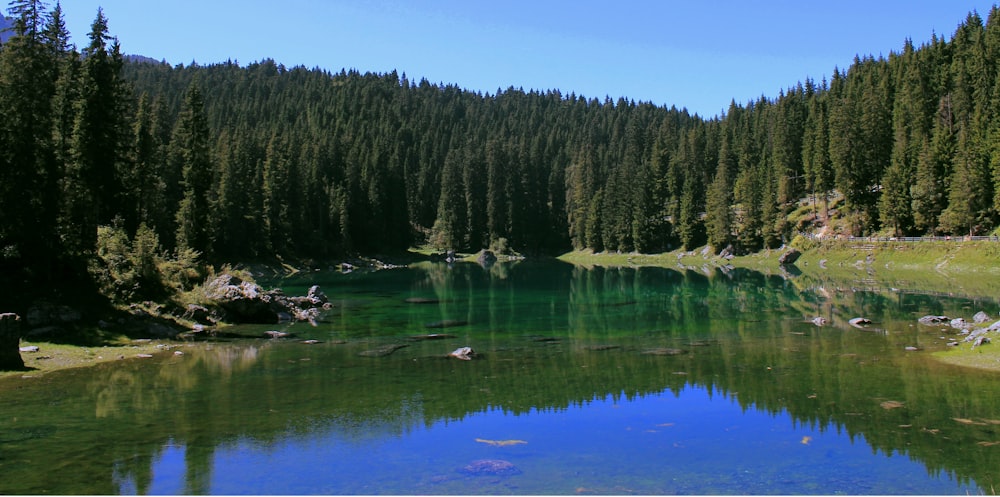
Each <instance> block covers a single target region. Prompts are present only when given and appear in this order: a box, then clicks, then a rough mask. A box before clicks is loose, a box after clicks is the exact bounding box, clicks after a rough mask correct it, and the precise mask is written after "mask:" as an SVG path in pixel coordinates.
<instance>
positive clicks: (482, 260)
mask: <svg viewBox="0 0 1000 497" xmlns="http://www.w3.org/2000/svg"><path fill="white" fill-rule="evenodd" d="M476 262H478V263H479V265H480V266H483V267H486V268H488V267H490V266H492V265H494V264H496V262H497V256H496V254H494V253H493V252H491V251H489V250H484V251H482V252H480V253H479V257H477V258H476Z"/></svg>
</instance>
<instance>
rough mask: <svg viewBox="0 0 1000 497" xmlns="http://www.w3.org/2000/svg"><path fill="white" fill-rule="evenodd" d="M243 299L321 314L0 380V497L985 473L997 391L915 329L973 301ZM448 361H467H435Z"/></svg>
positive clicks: (940, 336)
mask: <svg viewBox="0 0 1000 497" xmlns="http://www.w3.org/2000/svg"><path fill="white" fill-rule="evenodd" d="M261 282H262V283H264V284H265V286H268V285H274V286H281V287H282V288H283V289H284V290H285V291H286V293H288V294H304V293H305V290H306V288H308V287H309V286H310V285H312V284H319V285H320V286H321V288H322V289H323V291H324V292H325V293H326V294H327V295H328V297H329V298H330V301H331V303H332V308H331V309H330V310H329V311H328V312H326V313H325V314H324V315H323V316H322V318H321V320H320V322H318V323H317V325H316V326H311V325H310V324H307V323H295V324H282V325H270V326H238V327H232V328H230V329H229V331H234V332H239V333H242V334H246V335H262V334H263V332H265V331H268V330H278V331H285V332H288V333H292V334H293V335H294V336H293V337H290V338H285V339H275V340H265V339H228V340H219V341H217V342H212V343H205V342H199V343H183V342H178V343H177V344H175V345H176V347H174V348H172V349H171V350H168V351H165V352H164V353H163V354H161V355H157V356H156V357H154V358H151V359H136V360H126V361H118V362H114V363H107V364H103V365H99V366H96V367H91V368H81V369H77V370H69V371H62V372H55V373H51V374H47V375H44V376H41V377H37V378H30V379H21V378H14V379H10V380H9V381H3V382H0V401H2V402H0V493H3V494H137V493H138V494H181V493H183V494H438V495H440V494H564V495H565V494H573V495H577V494H579V495H588V494H633V493H638V494H747V493H751V494H841V493H842V494H981V493H995V492H996V485H997V484H998V479H1000V381H998V380H1000V375H998V374H994V373H989V372H982V371H973V370H966V369H960V368H956V367H952V366H948V365H945V364H942V363H940V362H937V361H935V360H934V359H933V357H931V354H932V353H933V352H934V351H937V350H943V349H945V348H946V343H947V342H948V341H950V340H953V339H955V338H956V337H958V335H957V330H954V329H951V328H948V327H932V326H925V325H921V324H918V323H917V319H918V318H920V317H921V316H923V315H927V314H942V315H948V316H951V317H964V318H965V319H969V320H971V318H972V315H973V314H975V313H976V312H978V311H984V312H987V313H989V314H990V315H991V316H994V319H995V317H996V316H997V315H998V310H1000V306H998V303H997V300H996V299H995V298H989V297H976V296H967V295H963V296H955V295H947V294H945V293H944V292H942V289H941V288H934V289H924V290H926V291H923V290H922V289H919V288H906V289H903V288H892V287H882V286H880V285H879V284H878V283H877V281H875V280H870V281H869V280H865V281H841V282H837V281H822V280H819V279H816V278H815V277H809V276H803V275H798V276H794V275H789V274H782V273H775V274H770V275H768V274H762V273H759V272H754V271H749V270H741V269H732V270H723V269H721V268H715V267H707V268H678V269H667V268H621V269H607V268H593V269H587V268H583V267H578V266H573V265H569V264H564V263H561V262H556V261H523V262H520V263H516V264H499V265H495V266H493V267H492V268H489V269H484V268H482V267H480V266H478V265H476V264H468V263H465V264H456V265H454V266H448V265H445V264H431V263H422V264H417V265H414V266H412V267H410V268H404V269H392V270H382V271H374V272H354V273H350V274H341V273H338V272H335V271H321V272H315V273H309V274H299V275H296V276H295V277H293V278H289V279H285V280H276V281H261ZM815 317H823V318H824V319H825V320H827V322H828V323H827V324H826V325H824V326H817V325H816V324H814V323H813V322H812V320H813V318H815ZM854 317H865V318H868V319H871V320H872V321H873V323H872V324H871V325H869V326H867V327H864V328H857V327H853V326H851V325H850V324H848V320H850V319H851V318H854ZM428 325H431V326H432V327H429V326H428ZM306 340H309V341H316V342H317V343H308V342H306ZM466 346H467V347H471V348H472V349H473V351H474V352H475V356H474V357H473V358H472V360H468V361H465V360H460V359H456V358H453V357H449V356H448V354H449V353H450V352H452V351H454V350H455V349H458V348H460V347H466ZM988 346H997V345H987V347H988ZM908 348H916V349H917V350H908ZM174 352H182V354H174ZM109 353H117V352H113V351H111V352H109Z"/></svg>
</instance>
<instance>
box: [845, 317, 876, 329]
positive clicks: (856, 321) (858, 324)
mask: <svg viewBox="0 0 1000 497" xmlns="http://www.w3.org/2000/svg"><path fill="white" fill-rule="evenodd" d="M848 323H850V324H851V326H854V327H855V328H864V327H865V326H867V325H869V324H872V320H871V319H868V318H852V319H851V320H850V321H848Z"/></svg>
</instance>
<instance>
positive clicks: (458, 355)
mask: <svg viewBox="0 0 1000 497" xmlns="http://www.w3.org/2000/svg"><path fill="white" fill-rule="evenodd" d="M448 355H449V356H451V357H454V358H455V359H461V360H463V361H471V360H472V358H473V357H474V356H475V355H476V353H475V351H473V350H472V347H459V348H457V349H455V351H454V352H452V353H451V354H448Z"/></svg>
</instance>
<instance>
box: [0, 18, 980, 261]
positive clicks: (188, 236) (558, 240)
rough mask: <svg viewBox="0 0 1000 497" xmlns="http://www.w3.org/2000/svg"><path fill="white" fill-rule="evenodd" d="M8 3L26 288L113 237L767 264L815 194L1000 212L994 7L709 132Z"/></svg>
mask: <svg viewBox="0 0 1000 497" xmlns="http://www.w3.org/2000/svg"><path fill="white" fill-rule="evenodd" d="M11 14H12V17H13V18H14V19H15V29H14V34H15V36H13V37H12V38H10V39H9V40H8V41H7V42H6V43H4V44H2V45H0V113H2V114H0V115H2V116H3V118H2V124H0V264H2V266H3V268H2V269H4V272H6V273H7V274H8V277H9V275H10V274H11V273H10V271H13V273H14V274H17V275H18V276H17V278H18V281H38V280H50V279H55V278H58V277H60V276H63V275H64V273H66V272H71V273H72V272H74V271H76V272H79V268H80V267H81V263H80V261H87V260H91V259H93V257H94V255H95V254H97V255H100V252H101V250H103V249H105V248H106V247H105V246H104V245H106V244H107V239H105V240H104V241H103V242H100V240H99V236H98V233H99V232H101V233H104V234H105V235H107V233H108V232H107V231H100V230H99V227H101V226H106V227H112V228H113V229H114V230H115V231H114V232H113V233H114V234H116V236H118V235H121V236H123V237H124V238H125V242H127V243H133V244H135V247H138V246H139V245H143V246H145V247H146V249H148V250H152V251H155V252H157V253H167V254H182V253H183V254H188V255H189V256H192V255H193V254H200V256H201V257H202V258H204V259H206V260H208V261H214V262H223V261H240V260H250V259H257V258H270V257H273V256H275V255H283V256H296V257H315V258H330V257H335V256H341V255H345V254H357V253H375V252H384V251H395V250H404V249H406V248H408V247H410V246H413V245H416V244H430V245H433V246H435V247H438V248H455V249H465V250H478V249H480V248H485V247H489V246H494V247H500V248H502V247H509V248H510V249H512V250H516V251H519V252H524V253H530V254H540V253H548V254H555V253H560V252H562V251H566V250H568V249H571V248H578V249H583V248H590V249H593V250H595V251H602V250H611V251H615V250H620V251H640V252H657V251H663V250H667V249H671V248H676V247H679V246H683V247H687V248H692V247H696V246H700V245H702V244H705V243H706V242H707V243H709V244H711V245H712V246H713V247H716V248H717V249H721V248H723V247H725V246H726V245H729V244H732V245H734V246H735V247H736V248H737V249H738V250H741V251H754V250H758V249H761V248H763V247H775V246H778V245H780V244H781V243H782V242H783V241H787V240H790V238H791V237H792V236H794V234H795V232H796V230H797V229H799V228H801V227H800V226H792V225H790V224H789V223H788V222H787V221H786V219H787V218H786V215H787V214H788V213H789V212H790V211H791V210H792V209H794V208H795V207H796V206H797V203H798V201H799V200H800V199H801V198H803V197H804V196H806V195H814V196H815V198H817V199H818V201H817V202H816V216H815V221H816V223H822V222H823V220H824V219H825V216H826V214H827V212H826V208H825V202H824V200H825V199H827V198H829V197H830V196H831V195H832V194H833V193H834V192H837V193H839V194H841V195H842V196H843V199H844V202H843V204H842V205H840V206H839V211H840V215H842V216H845V217H846V218H847V219H848V220H849V223H848V224H847V226H849V229H848V233H846V234H854V235H861V234H871V233H877V232H881V233H887V234H896V235H904V234H905V235H918V234H953V235H965V234H983V233H989V232H991V231H992V230H994V228H995V227H996V225H997V222H998V219H1000V217H998V213H1000V188H998V187H997V185H998V183H1000V112H998V111H1000V77H998V69H1000V13H998V10H997V8H994V9H993V10H992V11H991V12H990V15H989V17H988V20H986V21H985V22H984V21H983V19H982V18H981V17H979V15H978V14H975V13H973V14H970V15H969V16H968V17H967V19H966V20H965V22H964V23H962V24H961V25H960V26H959V27H958V29H957V30H956V31H955V33H954V35H953V36H952V37H951V39H945V38H940V37H937V36H935V35H932V36H931V37H930V41H927V42H925V43H922V44H920V45H919V46H917V45H915V44H914V43H912V42H911V41H909V40H906V41H905V42H904V43H903V46H902V48H901V50H900V51H898V52H893V53H890V54H889V56H888V57H879V58H874V57H870V56H869V57H861V58H856V59H855V61H854V63H853V64H852V65H851V66H850V67H848V68H847V69H846V70H845V69H835V70H834V71H833V76H832V77H831V79H830V80H829V81H826V80H824V81H819V82H817V81H812V80H806V81H804V82H800V83H797V84H794V85H792V86H790V87H789V88H786V89H784V90H779V89H775V91H776V92H777V93H778V95H777V96H775V97H765V96H762V97H761V98H760V99H758V100H756V101H753V102H747V103H744V104H741V103H736V102H733V103H732V104H731V105H730V107H729V110H728V112H727V113H726V114H725V115H723V116H714V117H711V118H706V117H703V116H697V115H691V114H689V113H688V112H687V111H686V110H683V109H680V110H678V109H677V108H664V107H659V106H654V105H652V104H648V103H642V102H634V101H629V100H625V99H620V100H617V101H611V100H607V99H605V100H598V99H594V98H586V97H584V96H579V95H575V94H573V93H565V92H562V91H558V90H551V91H544V92H541V91H524V90H522V89H519V88H508V89H506V90H503V89H498V90H497V91H496V92H495V93H493V94H481V93H476V92H470V91H466V90H463V89H461V88H458V87H455V86H452V85H443V84H433V83H430V82H428V81H426V80H420V81H411V80H409V79H407V78H406V76H405V75H399V74H397V73H395V72H392V73H389V74H372V73H361V72H358V71H353V70H352V71H341V72H339V73H332V72H328V71H326V70H322V69H307V68H304V67H293V68H286V67H284V66H283V65H281V64H280V63H278V62H276V61H271V60H265V61H261V62H256V63H252V64H249V65H246V66H241V65H239V64H236V63H224V64H216V65H209V66H199V65H192V66H176V67H173V66H169V65H167V64H163V63H150V62H128V61H125V59H124V58H123V57H122V55H121V50H120V48H119V45H118V41H117V40H116V39H114V38H113V37H111V35H110V34H109V29H108V21H107V18H106V17H105V16H104V14H103V12H99V13H98V15H97V19H96V20H95V22H94V24H93V27H92V32H91V33H90V34H89V37H88V39H89V43H88V45H87V46H86V47H82V48H81V49H80V50H79V51H78V50H77V48H76V47H73V46H71V45H70V44H69V42H68V40H69V36H68V33H67V32H66V29H65V25H64V23H63V22H62V18H61V12H60V10H59V7H58V5H57V6H56V7H55V8H54V9H52V10H51V11H45V10H44V9H42V8H41V7H40V6H39V3H38V2H37V1H32V0H20V1H17V2H14V4H13V6H12V9H11ZM124 41H125V42H126V43H127V40H124ZM677 99H678V100H683V96H682V95H678V96H677ZM99 242H100V243H99ZM102 244H103V245H102ZM146 249H143V250H146ZM135 251H136V252H141V250H140V249H139V248H135ZM136 264H137V265H139V266H141V264H139V263H136Z"/></svg>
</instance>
